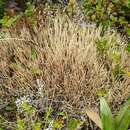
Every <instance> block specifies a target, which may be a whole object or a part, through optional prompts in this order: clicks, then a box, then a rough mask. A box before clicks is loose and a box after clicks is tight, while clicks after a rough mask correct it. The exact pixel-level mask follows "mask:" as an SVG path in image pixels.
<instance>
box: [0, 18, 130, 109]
mask: <svg viewBox="0 0 130 130" xmlns="http://www.w3.org/2000/svg"><path fill="white" fill-rule="evenodd" d="M101 33H102V32H101V28H95V27H87V28H85V27H81V26H79V25H77V24H76V23H74V22H72V21H71V20H69V19H68V18H67V17H62V16H57V17H55V18H54V19H50V20H49V22H48V25H46V27H45V28H44V29H43V30H42V31H39V32H37V30H35V34H36V35H33V36H31V35H30V34H29V33H28V31H26V29H23V30H22V31H21V33H20V35H19V36H18V35H16V34H14V35H11V36H10V37H8V38H5V39H0V75H2V76H3V77H5V79H3V86H5V87H6V88H8V89H9V93H10V94H13V93H16V94H18V95H20V94H26V93H29V94H31V93H33V94H36V91H37V89H38V88H37V84H36V80H37V79H40V80H42V81H43V82H44V86H43V87H44V90H45V92H44V93H45V95H47V97H48V99H49V101H51V102H53V103H55V105H56V106H55V107H61V108H62V107H63V108H64V109H66V108H69V106H72V108H78V109H81V108H86V107H88V106H92V107H95V105H97V101H98V96H100V95H106V98H107V99H108V101H109V102H111V103H112V104H113V107H115V105H116V104H117V103H118V104H120V103H122V101H124V100H125V99H126V98H128V96H129V94H130V79H129V78H130V77H129V76H128V75H125V74H124V75H123V79H122V80H117V79H116V78H115V77H114V74H113V72H114V69H115V67H116V65H117V64H118V62H119V64H120V65H121V66H122V67H123V68H124V69H126V68H128V67H129V66H128V63H129V62H128V60H129V59H128V54H127V52H126V51H125V46H126V45H125V41H124V40H123V39H122V38H121V36H120V35H119V34H116V33H115V32H112V31H108V32H106V33H105V34H104V35H103V36H102V35H101ZM32 37H33V38H32ZM103 38H105V39H107V44H108V45H109V48H107V50H106V51H105V53H103V54H102V53H101V52H100V48H97V46H98V45H97V44H99V43H98V42H97V40H99V41H100V40H101V39H103ZM113 52H119V54H120V56H119V57H120V59H118V60H119V61H117V60H114V58H113V57H112V56H111V55H112V54H113ZM114 54H115V53H114ZM126 61H127V62H128V63H127V62H126ZM129 69H130V68H129ZM46 92H47V93H46Z"/></svg>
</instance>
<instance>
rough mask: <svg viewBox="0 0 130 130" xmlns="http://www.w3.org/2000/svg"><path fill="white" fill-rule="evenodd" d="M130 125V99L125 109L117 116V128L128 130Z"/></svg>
mask: <svg viewBox="0 0 130 130" xmlns="http://www.w3.org/2000/svg"><path fill="white" fill-rule="evenodd" d="M129 125H130V99H129V100H128V101H127V102H126V103H125V104H124V106H123V108H122V109H121V110H120V111H119V113H118V115H117V116H116V128H117V129H118V130H128V127H129Z"/></svg>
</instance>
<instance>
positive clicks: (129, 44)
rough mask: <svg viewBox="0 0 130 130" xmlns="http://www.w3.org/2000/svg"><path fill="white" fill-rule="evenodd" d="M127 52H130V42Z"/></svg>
mask: <svg viewBox="0 0 130 130" xmlns="http://www.w3.org/2000/svg"><path fill="white" fill-rule="evenodd" d="M126 50H127V51H128V52H130V42H129V43H128V45H127V48H126Z"/></svg>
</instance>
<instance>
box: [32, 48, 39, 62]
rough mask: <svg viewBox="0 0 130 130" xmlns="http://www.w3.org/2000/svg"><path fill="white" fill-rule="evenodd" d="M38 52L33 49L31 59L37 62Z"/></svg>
mask: <svg viewBox="0 0 130 130" xmlns="http://www.w3.org/2000/svg"><path fill="white" fill-rule="evenodd" d="M37 53H38V52H37V50H36V49H35V48H32V50H31V59H32V60H35V59H36V58H37Z"/></svg>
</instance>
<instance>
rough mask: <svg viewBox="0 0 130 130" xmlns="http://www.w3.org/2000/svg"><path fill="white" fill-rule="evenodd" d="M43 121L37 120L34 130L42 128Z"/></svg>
mask: <svg viewBox="0 0 130 130" xmlns="http://www.w3.org/2000/svg"><path fill="white" fill-rule="evenodd" d="M41 125H42V124H41V122H36V123H35V124H34V130H41Z"/></svg>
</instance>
